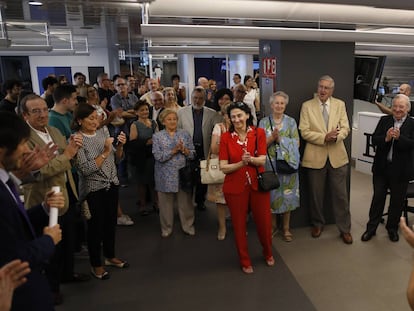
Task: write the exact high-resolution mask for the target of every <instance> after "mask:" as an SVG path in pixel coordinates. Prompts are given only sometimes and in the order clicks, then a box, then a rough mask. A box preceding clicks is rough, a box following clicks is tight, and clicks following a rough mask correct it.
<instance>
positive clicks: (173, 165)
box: [152, 109, 195, 238]
mask: <svg viewBox="0 0 414 311" xmlns="http://www.w3.org/2000/svg"><path fill="white" fill-rule="evenodd" d="M159 119H160V121H161V122H162V124H163V125H164V126H165V129H164V130H162V131H159V132H157V133H155V134H154V135H153V136H152V153H153V155H154V159H155V167H154V177H155V190H156V191H158V200H159V201H158V204H159V213H160V223H161V236H162V237H163V238H167V237H169V236H170V235H171V234H172V232H173V225H174V201H175V200H177V201H178V202H179V204H178V214H179V216H180V221H181V228H182V229H183V231H184V233H185V234H188V235H190V236H193V235H195V229H194V206H193V204H192V200H191V199H192V193H189V192H185V191H184V190H183V189H182V187H181V185H180V177H179V169H180V168H183V167H185V165H186V160H187V159H193V158H194V155H195V149H194V145H193V141H192V139H191V136H190V134H189V133H188V132H186V131H185V130H182V129H177V123H178V116H177V112H176V111H175V110H171V109H164V110H163V111H162V112H161V113H160V115H159Z"/></svg>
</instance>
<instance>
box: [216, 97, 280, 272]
mask: <svg viewBox="0 0 414 311" xmlns="http://www.w3.org/2000/svg"><path fill="white" fill-rule="evenodd" d="M227 114H228V116H229V118H230V121H231V125H230V129H229V131H228V132H226V133H224V134H223V135H222V136H221V141H220V152H219V158H220V168H221V170H222V171H223V173H225V174H226V177H225V179H224V184H223V193H224V197H225V199H226V202H227V205H228V207H229V209H230V213H231V221H232V224H233V231H234V237H235V241H236V247H237V251H238V254H239V260H240V265H241V268H242V271H243V272H244V273H247V274H250V273H253V267H252V263H251V260H250V256H249V253H248V249H247V237H246V218H247V215H248V212H249V207H250V210H251V212H252V215H253V219H254V222H255V223H256V228H257V233H258V236H259V240H260V243H261V244H262V247H263V256H264V259H265V262H266V264H267V265H268V266H273V265H274V264H275V260H274V258H273V255H272V239H271V230H272V228H271V215H270V194H269V192H262V191H260V190H259V188H258V180H257V175H258V171H259V172H263V170H264V169H263V166H264V164H265V162H266V149H267V148H266V136H265V133H264V131H263V129H260V128H255V127H254V126H253V125H252V124H253V117H252V115H251V110H250V108H249V107H248V106H247V105H246V104H244V103H242V102H238V103H233V104H230V105H229V107H228V109H227Z"/></svg>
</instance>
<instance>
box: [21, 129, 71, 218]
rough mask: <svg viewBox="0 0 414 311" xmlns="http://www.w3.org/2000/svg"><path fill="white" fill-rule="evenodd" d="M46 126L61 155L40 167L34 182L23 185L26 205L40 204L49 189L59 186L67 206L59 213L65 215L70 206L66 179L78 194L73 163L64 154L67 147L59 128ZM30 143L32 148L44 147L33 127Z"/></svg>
mask: <svg viewBox="0 0 414 311" xmlns="http://www.w3.org/2000/svg"><path fill="white" fill-rule="evenodd" d="M46 128H47V130H48V131H49V134H50V137H51V138H52V140H53V142H54V143H55V144H56V145H58V146H59V149H58V152H59V155H57V156H56V157H55V158H54V159H52V160H51V161H49V163H48V164H46V165H45V166H43V167H42V168H41V169H40V172H39V175H38V176H37V177H36V180H35V181H34V182H31V183H28V184H25V185H23V190H24V198H25V206H26V208H28V207H30V206H34V205H37V204H40V203H41V202H43V200H44V197H45V193H46V192H47V191H49V190H50V189H51V188H52V187H53V186H59V187H60V190H61V191H62V193H63V195H64V197H65V207H64V208H63V209H62V210H60V211H59V215H63V214H64V213H66V211H67V209H68V208H69V197H68V191H67V189H66V179H67V180H68V181H69V184H70V186H71V189H72V191H73V193H74V194H75V196H77V191H76V186H75V182H74V180H73V176H72V172H71V169H72V165H71V163H70V160H69V159H68V158H67V157H66V156H65V155H63V154H62V153H63V151H64V150H65V148H66V139H65V137H64V136H63V135H62V134H61V133H60V131H59V130H58V129H57V128H55V127H53V126H46ZM28 145H29V147H30V148H34V147H35V146H36V145H38V146H39V147H43V146H44V145H45V142H44V141H43V140H42V139H41V138H40V137H39V135H37V134H36V132H35V131H34V130H33V129H32V130H31V132H30V138H29V142H28Z"/></svg>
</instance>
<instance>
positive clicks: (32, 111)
mask: <svg viewBox="0 0 414 311" xmlns="http://www.w3.org/2000/svg"><path fill="white" fill-rule="evenodd" d="M48 112H49V109H48V108H43V109H32V110H29V113H31V114H35V115H38V116H39V115H41V114H42V113H48Z"/></svg>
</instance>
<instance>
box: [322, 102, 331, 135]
mask: <svg viewBox="0 0 414 311" xmlns="http://www.w3.org/2000/svg"><path fill="white" fill-rule="evenodd" d="M322 106H323V109H322V116H323V119H324V120H325V125H326V129H328V122H329V114H328V110H327V109H326V103H323V104H322Z"/></svg>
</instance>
